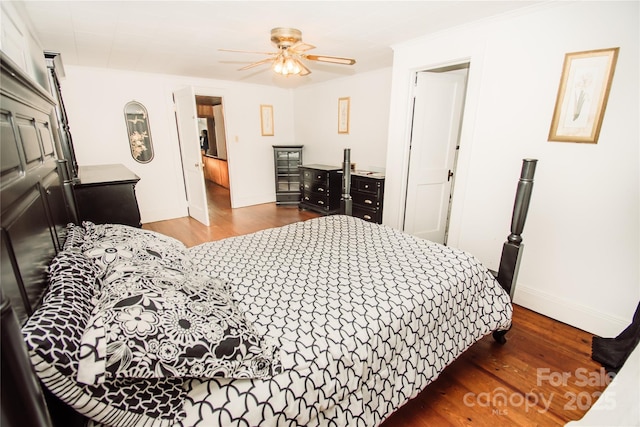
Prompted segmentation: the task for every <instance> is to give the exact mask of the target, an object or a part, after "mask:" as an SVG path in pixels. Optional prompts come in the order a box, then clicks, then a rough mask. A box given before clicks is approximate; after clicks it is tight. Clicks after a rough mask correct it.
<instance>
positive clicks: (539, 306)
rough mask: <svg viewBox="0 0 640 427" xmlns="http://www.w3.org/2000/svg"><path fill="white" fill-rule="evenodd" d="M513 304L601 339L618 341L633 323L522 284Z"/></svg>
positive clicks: (518, 288) (518, 287)
mask: <svg viewBox="0 0 640 427" xmlns="http://www.w3.org/2000/svg"><path fill="white" fill-rule="evenodd" d="M513 302H514V303H515V304H518V305H521V306H523V307H525V308H528V309H529V310H533V311H535V312H537V313H540V314H543V315H545V316H548V317H551V318H552V319H555V320H557V321H559V322H563V323H567V324H569V325H571V326H574V327H576V328H579V329H582V330H584V331H587V332H589V333H591V334H594V335H598V336H601V337H609V338H613V337H616V336H617V335H618V334H619V333H620V332H622V331H623V330H624V329H625V328H626V327H627V326H629V323H631V320H630V319H623V318H621V317H618V316H611V315H610V314H607V313H605V312H602V311H598V310H594V309H593V308H591V307H587V306H585V305H582V304H576V303H575V302H573V301H571V300H567V299H564V298H559V297H557V296H555V295H551V294H549V293H546V292H542V291H539V290H537V289H534V288H531V287H528V286H526V285H523V284H517V286H516V292H515V295H514V299H513Z"/></svg>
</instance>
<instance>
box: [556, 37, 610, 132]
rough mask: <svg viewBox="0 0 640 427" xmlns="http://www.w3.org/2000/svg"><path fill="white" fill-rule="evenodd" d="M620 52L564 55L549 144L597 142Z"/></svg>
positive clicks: (597, 51) (586, 52)
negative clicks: (557, 142) (555, 142)
mask: <svg viewBox="0 0 640 427" xmlns="http://www.w3.org/2000/svg"><path fill="white" fill-rule="evenodd" d="M619 49H620V48H617V47H616V48H611V49H600V50H589V51H585V52H573V53H567V54H566V55H565V57H564V66H563V69H562V78H561V79H560V87H559V88H558V96H557V98H556V106H555V109H554V112H553V120H552V121H551V129H550V130H549V141H565V142H588V143H593V144H596V143H597V142H598V137H599V136H600V127H601V126H602V119H603V118H604V110H605V108H606V107H607V100H608V99H609V90H610V89H611V81H612V80H613V72H614V70H615V67H616V60H617V59H618V51H619Z"/></svg>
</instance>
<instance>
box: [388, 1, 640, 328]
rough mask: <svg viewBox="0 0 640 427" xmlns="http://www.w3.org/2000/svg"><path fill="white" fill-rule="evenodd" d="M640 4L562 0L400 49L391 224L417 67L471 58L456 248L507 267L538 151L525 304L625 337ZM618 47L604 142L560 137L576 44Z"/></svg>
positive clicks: (632, 282) (633, 236) (633, 299)
mask: <svg viewBox="0 0 640 427" xmlns="http://www.w3.org/2000/svg"><path fill="white" fill-rule="evenodd" d="M638 17H639V3H638V2H558V3H552V4H547V5H544V6H541V7H535V8H530V9H528V10H527V12H526V13H525V12H519V13H515V14H512V15H509V16H506V17H502V18H500V19H493V20H489V21H486V22H483V23H479V24H476V25H473V26H467V27H463V28H457V29H454V30H450V31H447V32H443V33H440V34H437V35H434V36H430V37H426V38H423V39H419V40H414V41H411V42H407V43H403V44H402V45H398V46H396V47H395V49H394V51H395V57H394V66H393V77H392V96H391V112H390V122H389V123H390V125H389V145H388V156H387V181H386V188H385V212H384V221H385V223H386V224H388V225H392V226H396V227H398V226H399V225H400V224H401V218H402V215H403V213H402V206H403V204H404V198H403V195H404V182H405V181H406V162H407V156H408V132H409V130H410V122H409V118H410V116H409V105H410V96H409V95H410V79H411V76H412V75H413V73H414V72H415V71H416V70H422V69H429V68H435V67H437V66H441V65H445V64H451V63H458V62H463V61H467V60H469V61H470V62H471V69H470V73H469V85H468V97H467V104H466V107H465V113H464V114H465V116H464V123H463V127H462V135H461V148H460V158H459V163H458V176H457V181H456V190H455V191H456V192H455V195H454V199H453V211H452V221H451V227H452V229H451V232H450V240H449V243H450V244H451V245H452V246H457V247H460V248H461V249H465V250H468V251H470V252H471V253H473V254H475V255H476V256H478V258H480V259H481V261H483V262H484V263H485V264H487V265H488V266H489V267H490V268H494V269H495V268H497V265H498V262H499V257H500V251H501V247H502V243H503V242H504V241H505V239H506V236H507V235H508V234H509V227H510V220H511V210H512V207H513V201H514V195H515V188H516V183H517V180H518V177H519V174H520V167H521V160H522V159H523V158H526V157H532V158H537V159H539V163H538V168H537V172H536V177H535V184H534V189H533V196H532V199H531V208H530V210H529V216H528V219H527V223H526V226H525V229H524V233H523V237H524V242H525V249H524V257H523V260H522V265H521V269H520V276H519V280H518V284H517V288H516V295H515V302H516V303H519V304H521V305H523V306H525V307H529V308H531V309H533V310H535V311H537V312H540V313H543V314H545V315H548V316H550V317H552V318H554V319H557V320H560V321H563V322H566V323H569V324H571V325H574V326H577V327H579V328H582V329H584V330H587V331H590V332H592V333H596V334H600V335H604V336H615V335H617V334H618V333H619V332H620V331H621V330H622V329H624V327H625V326H626V325H627V324H629V323H630V321H631V317H632V314H633V311H634V309H635V307H636V305H637V304H638V301H639V299H640V289H639V287H640V286H639V283H640V275H639V268H638V265H639V261H640V248H639V236H640V228H639V227H640V213H639V196H640V187H639V184H640V178H639V145H640V144H639V140H640V134H639V131H638V117H639V116H640V111H639V97H638V95H639V85H638V75H640V70H639V66H638V62H639V59H638V54H639V51H640V49H639V40H640V37H639V34H638V27H639V22H638ZM608 47H620V55H619V58H618V63H617V67H616V70H615V76H614V78H613V85H612V88H611V93H610V97H609V103H608V106H607V109H606V113H605V117H604V122H603V124H602V130H601V133H600V139H599V142H598V144H595V145H594V144H577V143H560V142H549V141H547V136H548V132H549V126H550V123H551V117H552V114H553V109H554V104H555V99H556V94H557V90H558V83H559V80H560V75H561V71H562V64H563V59H564V55H565V53H568V52H576V51H585V50H593V49H600V48H608Z"/></svg>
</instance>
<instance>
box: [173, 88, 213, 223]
mask: <svg viewBox="0 0 640 427" xmlns="http://www.w3.org/2000/svg"><path fill="white" fill-rule="evenodd" d="M173 99H174V102H175V104H176V123H177V124H178V137H179V138H180V153H181V154H182V173H183V174H184V185H185V190H186V192H187V205H188V208H189V216H191V217H193V218H194V219H196V220H198V221H200V222H201V223H203V224H204V225H206V226H208V225H209V209H208V206H207V193H206V190H205V187H204V173H203V170H202V168H203V165H202V154H201V153H200V139H199V135H198V114H197V112H196V97H195V94H194V93H193V88H191V87H188V88H185V89H180V90H177V91H175V92H174V93H173Z"/></svg>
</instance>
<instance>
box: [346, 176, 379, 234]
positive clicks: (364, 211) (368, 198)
mask: <svg viewBox="0 0 640 427" xmlns="http://www.w3.org/2000/svg"><path fill="white" fill-rule="evenodd" d="M351 200H352V209H351V216H355V217H358V218H361V219H364V220H366V221H370V222H376V223H378V224H382V202H383V200H384V175H383V174H381V173H376V172H365V171H356V172H352V173H351Z"/></svg>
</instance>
